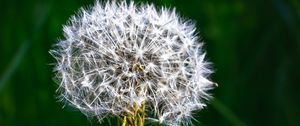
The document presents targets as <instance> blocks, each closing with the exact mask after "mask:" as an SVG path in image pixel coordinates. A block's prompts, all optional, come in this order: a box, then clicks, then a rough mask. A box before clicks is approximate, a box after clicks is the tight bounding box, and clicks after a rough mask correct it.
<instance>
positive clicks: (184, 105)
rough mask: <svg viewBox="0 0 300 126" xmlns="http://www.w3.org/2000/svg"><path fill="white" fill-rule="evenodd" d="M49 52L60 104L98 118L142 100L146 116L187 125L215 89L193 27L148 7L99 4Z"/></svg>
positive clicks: (172, 13)
mask: <svg viewBox="0 0 300 126" xmlns="http://www.w3.org/2000/svg"><path fill="white" fill-rule="evenodd" d="M63 30H64V34H65V39H64V40H61V41H59V43H58V44H56V45H55V48H54V49H52V50H50V53H51V54H52V55H53V57H54V58H55V59H56V60H57V64H56V67H55V72H56V76H55V78H56V80H57V82H58V84H59V87H58V90H57V91H58V93H59V96H60V98H61V100H63V101H65V102H66V103H68V104H69V105H71V106H73V107H75V108H77V109H79V110H80V111H81V112H82V113H84V114H85V115H87V116H89V117H97V118H98V119H99V120H102V119H103V118H105V117H106V116H107V115H113V116H118V117H123V116H126V115H128V114H130V113H133V112H132V108H133V107H134V106H136V105H138V106H140V105H141V104H142V102H144V103H145V105H146V110H145V111H146V113H147V119H149V120H152V121H158V122H161V123H164V124H167V125H172V126H176V125H180V124H187V123H189V122H190V121H191V118H192V112H193V111H194V110H200V109H202V108H203V107H204V106H205V103H204V101H206V99H208V98H209V97H210V96H209V95H208V94H207V90H209V89H211V88H212V87H213V83H212V82H211V81H210V80H209V79H208V76H209V74H210V73H211V70H210V69H209V68H208V65H209V64H208V63H207V62H206V61H205V60H204V57H205V53H204V51H203V50H202V48H201V47H202V46H201V45H202V44H201V43H200V42H198V37H197V36H196V34H195V25H194V24H193V23H192V22H191V21H186V20H184V19H182V18H181V17H180V16H178V15H177V14H176V13H175V10H174V9H173V10H170V9H167V8H164V7H162V8H160V9H156V8H155V7H154V6H153V5H152V4H142V5H140V6H137V5H136V4H134V3H133V2H131V3H129V4H127V3H126V2H120V3H115V2H107V3H105V4H104V3H99V2H96V3H95V5H94V6H93V7H91V8H90V9H81V10H80V11H79V14H77V15H75V16H73V17H72V18H71V19H70V20H69V23H68V24H67V25H65V26H64V29H63Z"/></svg>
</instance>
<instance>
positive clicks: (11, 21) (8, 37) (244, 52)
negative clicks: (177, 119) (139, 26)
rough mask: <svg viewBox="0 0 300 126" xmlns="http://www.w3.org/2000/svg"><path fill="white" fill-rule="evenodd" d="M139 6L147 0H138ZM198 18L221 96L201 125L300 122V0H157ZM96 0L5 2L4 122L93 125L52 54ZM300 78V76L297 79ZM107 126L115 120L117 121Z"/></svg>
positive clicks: (0, 116) (0, 90)
mask: <svg viewBox="0 0 300 126" xmlns="http://www.w3.org/2000/svg"><path fill="white" fill-rule="evenodd" d="M137 2H138V3H140V2H141V0H140V1H137ZM148 2H151V3H155V4H156V5H157V6H168V7H176V8H177V11H178V13H180V14H181V15H183V16H184V17H185V18H188V19H192V20H194V21H196V23H197V27H198V32H199V33H200V35H201V36H202V40H203V41H204V42H205V49H206V50H207V59H208V60H209V61H211V62H213V68H214V69H215V73H214V74H213V75H212V76H211V78H212V80H214V81H215V82H217V83H218V84H219V87H218V88H216V89H215V90H213V91H211V93H212V94H213V96H214V97H215V99H214V100H212V101H210V102H209V103H208V107H206V108H205V109H204V110H203V111H200V112H195V118H196V119H197V120H198V122H194V125H196V126H198V125H199V126H299V125H300V93H299V92H300V91H299V89H300V86H299V84H300V83H299V78H300V76H299V75H300V74H299V71H300V69H299V68H300V67H299V66H300V1H299V0H152V1H148ZM92 4H93V1H92V0H6V1H4V0H1V2H0V126H90V125H93V126H94V125H95V126H96V125H99V124H98V123H97V122H96V120H94V119H87V118H86V117H85V116H84V115H83V114H81V113H80V112H78V111H77V110H75V109H72V108H70V107H65V108H64V109H63V108H62V107H63V104H62V103H60V102H58V101H57V99H55V96H56V93H55V90H56V88H57V85H56V84H55V83H54V82H53V80H52V77H53V76H54V73H53V72H52V67H53V66H52V65H51V64H52V63H54V62H55V61H54V59H53V58H52V57H51V56H50V55H49V53H48V51H49V49H51V48H52V45H53V44H54V43H56V42H57V40H58V39H59V38H63V33H62V25H63V24H65V23H66V21H67V20H68V18H69V17H70V16H71V15H73V14H74V13H75V12H77V11H78V9H79V8H80V7H81V6H89V5H92ZM297 79H298V80H297ZM111 122H112V124H109V123H108V121H104V123H102V125H103V126H104V125H115V124H116V122H115V120H113V121H111Z"/></svg>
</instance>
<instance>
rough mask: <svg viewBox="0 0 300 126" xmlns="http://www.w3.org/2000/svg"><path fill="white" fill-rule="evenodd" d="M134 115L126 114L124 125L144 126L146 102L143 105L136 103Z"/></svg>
mask: <svg viewBox="0 0 300 126" xmlns="http://www.w3.org/2000/svg"><path fill="white" fill-rule="evenodd" d="M133 111H134V113H133V115H128V116H124V119H123V123H122V126H144V123H145V102H144V101H143V102H142V105H141V106H139V105H137V104H136V105H135V107H134V110H133Z"/></svg>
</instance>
